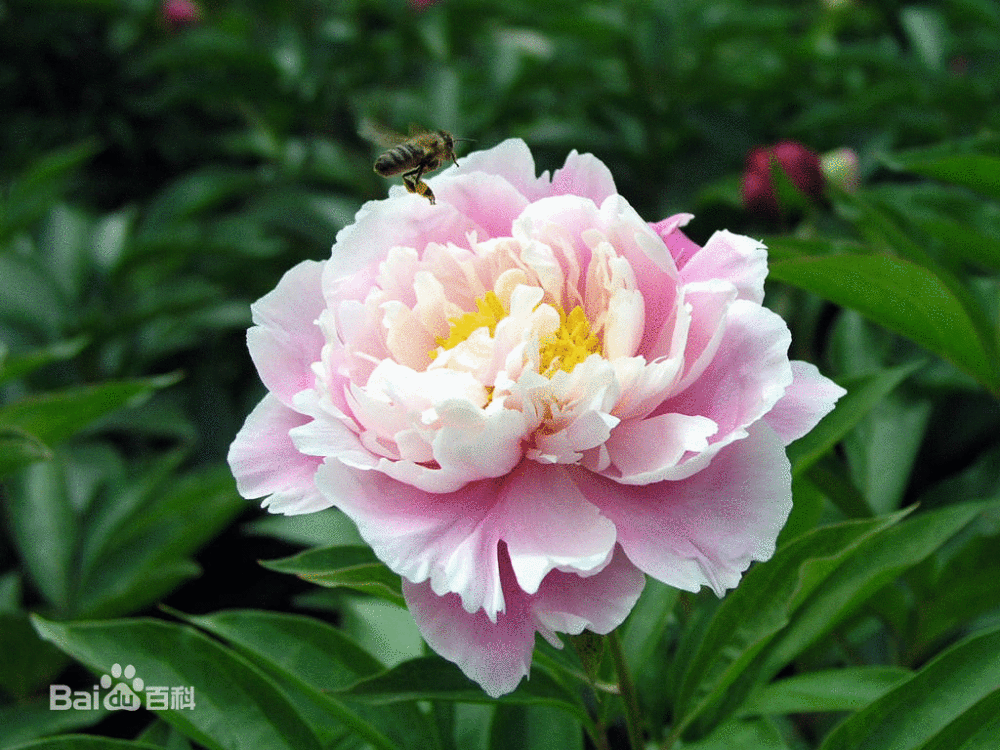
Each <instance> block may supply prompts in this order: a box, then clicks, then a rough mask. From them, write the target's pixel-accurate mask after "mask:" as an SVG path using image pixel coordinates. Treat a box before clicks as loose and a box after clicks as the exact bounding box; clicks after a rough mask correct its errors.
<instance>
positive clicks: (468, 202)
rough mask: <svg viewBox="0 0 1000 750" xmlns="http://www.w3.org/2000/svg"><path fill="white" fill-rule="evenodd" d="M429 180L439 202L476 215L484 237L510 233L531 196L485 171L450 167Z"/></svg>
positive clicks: (481, 237) (428, 182)
mask: <svg viewBox="0 0 1000 750" xmlns="http://www.w3.org/2000/svg"><path fill="white" fill-rule="evenodd" d="M427 184H428V185H430V186H431V189H432V190H433V191H434V195H435V196H436V197H437V200H438V202H440V203H448V204H449V205H451V206H453V207H455V208H456V209H458V211H459V212H460V213H461V214H462V215H463V216H474V217H475V218H476V225H477V226H478V227H479V228H480V230H481V231H480V232H479V239H481V240H482V239H487V238H489V237H509V236H510V226H511V224H512V223H513V222H514V220H515V219H516V218H517V217H518V216H519V215H520V214H521V212H522V211H523V210H524V209H525V207H527V205H528V199H527V198H525V197H524V195H522V194H521V192H520V191H519V190H518V189H517V188H516V187H515V186H514V185H512V184H510V183H509V182H507V181H506V180H498V179H497V178H496V176H495V175H491V174H485V173H483V172H471V173H470V172H468V170H463V171H461V172H459V170H457V169H451V170H448V171H447V172H445V173H443V174H442V175H441V176H440V177H437V178H434V179H431V180H428V181H427Z"/></svg>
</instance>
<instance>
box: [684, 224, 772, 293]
mask: <svg viewBox="0 0 1000 750" xmlns="http://www.w3.org/2000/svg"><path fill="white" fill-rule="evenodd" d="M766 276H767V248H766V247H765V246H764V244H763V243H762V242H758V241H757V240H753V239H750V238H749V237H744V236H742V235H739V234H733V233H732V232H727V231H725V230H723V231H721V232H716V233H715V234H713V235H712V236H711V237H710V238H709V239H708V242H706V243H705V247H703V248H702V249H701V251H700V252H698V253H696V254H695V255H694V257H692V258H691V260H690V261H689V262H688V263H687V264H686V265H685V266H684V270H683V271H682V272H681V279H682V280H683V281H684V282H685V283H687V282H691V281H707V280H708V279H725V280H727V281H730V282H732V283H733V284H734V285H735V286H736V288H737V290H739V298H740V299H745V300H749V301H751V302H754V303H756V304H758V305H759V304H761V303H762V302H763V301H764V279H765V277H766Z"/></svg>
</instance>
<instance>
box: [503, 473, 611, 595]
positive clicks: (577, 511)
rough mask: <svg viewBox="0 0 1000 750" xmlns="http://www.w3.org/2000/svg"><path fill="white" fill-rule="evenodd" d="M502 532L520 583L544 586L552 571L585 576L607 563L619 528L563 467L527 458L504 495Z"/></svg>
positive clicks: (535, 588)
mask: <svg viewBox="0 0 1000 750" xmlns="http://www.w3.org/2000/svg"><path fill="white" fill-rule="evenodd" d="M500 500H501V503H502V506H503V508H502V512H503V513H504V515H505V516H506V520H507V522H506V523H505V524H504V525H503V528H504V531H503V533H502V536H503V539H504V541H506V542H507V551H508V552H509V554H510V561H511V566H512V567H513V569H514V574H515V576H516V577H517V583H518V585H519V586H520V588H521V589H522V590H523V591H525V592H527V593H528V594H534V593H535V592H536V591H538V587H539V585H541V583H542V579H544V578H545V576H546V575H548V573H549V572H550V571H552V570H556V569H558V570H562V571H574V572H578V573H582V574H584V575H587V574H591V573H593V572H595V571H597V570H599V569H600V568H602V567H603V566H604V565H605V564H606V563H607V562H608V560H609V559H610V557H611V552H612V550H613V549H614V546H615V527H614V525H613V524H612V523H611V522H610V521H609V520H608V519H607V518H605V517H604V516H602V515H601V514H600V512H599V511H598V510H597V508H596V507H595V506H594V505H592V504H591V503H590V502H588V501H587V499H586V498H585V497H584V496H583V495H582V494H580V490H579V489H577V487H576V485H575V484H573V482H572V481H570V478H569V475H568V474H567V473H566V470H565V469H564V468H562V467H560V466H541V465H540V464H537V463H535V462H534V461H525V462H523V463H522V464H521V465H520V466H519V467H518V468H517V470H516V471H515V472H514V474H513V475H512V476H511V477H510V479H509V480H508V481H507V482H506V483H505V484H504V488H503V491H502V493H501V497H500Z"/></svg>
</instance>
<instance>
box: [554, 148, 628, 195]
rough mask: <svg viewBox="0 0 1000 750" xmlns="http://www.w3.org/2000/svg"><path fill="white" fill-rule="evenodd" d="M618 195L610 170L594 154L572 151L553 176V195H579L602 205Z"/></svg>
mask: <svg viewBox="0 0 1000 750" xmlns="http://www.w3.org/2000/svg"><path fill="white" fill-rule="evenodd" d="M617 193H618V190H617V189H616V188H615V180H614V178H613V177H612V176H611V172H610V170H609V169H608V168H607V167H606V166H604V163H603V162H602V161H600V160H599V159H598V158H597V157H595V156H594V155H593V154H578V153H577V152H576V151H570V152H569V156H567V157H566V163H565V164H564V165H563V166H562V168H561V169H557V170H556V171H555V173H554V174H553V175H552V192H551V195H579V196H582V197H584V198H590V200H592V201H594V203H596V204H597V205H601V203H602V202H603V201H604V199H605V198H607V197H609V196H611V195H616V194H617Z"/></svg>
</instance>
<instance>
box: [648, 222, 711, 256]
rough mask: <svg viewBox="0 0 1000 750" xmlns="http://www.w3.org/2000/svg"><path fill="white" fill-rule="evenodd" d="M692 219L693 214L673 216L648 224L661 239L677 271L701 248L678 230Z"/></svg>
mask: <svg viewBox="0 0 1000 750" xmlns="http://www.w3.org/2000/svg"><path fill="white" fill-rule="evenodd" d="M693 218H694V214H674V215H673V216H670V217H668V218H666V219H663V221H658V222H656V223H655V224H650V226H651V227H652V228H653V231H654V232H656V233H657V234H658V235H660V237H661V238H662V239H663V242H664V243H665V244H666V246H667V250H668V251H669V252H670V256H671V257H672V258H673V259H674V265H675V266H676V267H677V268H678V269H681V268H683V267H684V266H685V265H686V264H687V262H688V261H689V260H691V258H693V257H694V256H695V255H696V254H697V253H699V252H701V246H700V245H698V244H696V243H694V242H692V241H691V240H690V239H689V238H688V236H687V235H686V234H684V232H682V231H681V230H680V227H683V226H687V224H688V222H690V221H691V219H693Z"/></svg>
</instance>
